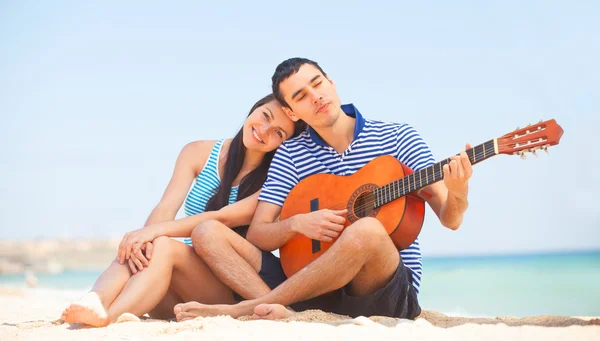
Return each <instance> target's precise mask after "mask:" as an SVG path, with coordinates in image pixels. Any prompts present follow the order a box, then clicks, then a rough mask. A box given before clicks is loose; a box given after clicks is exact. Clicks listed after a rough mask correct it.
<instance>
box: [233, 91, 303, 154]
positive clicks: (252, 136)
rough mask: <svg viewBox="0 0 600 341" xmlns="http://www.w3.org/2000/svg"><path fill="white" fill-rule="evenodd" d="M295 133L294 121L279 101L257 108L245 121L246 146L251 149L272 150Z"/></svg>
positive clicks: (244, 135) (244, 136) (244, 138)
mask: <svg viewBox="0 0 600 341" xmlns="http://www.w3.org/2000/svg"><path fill="white" fill-rule="evenodd" d="M292 134H294V122H293V121H292V120H291V119H290V118H289V117H288V116H287V115H286V114H285V113H284V112H283V110H282V109H281V105H280V104H279V102H277V101H270V102H268V103H266V104H264V105H262V106H260V107H258V108H256V109H255V110H254V111H253V112H252V113H251V114H250V116H248V118H246V121H245V122H244V131H243V141H244V146H246V148H248V149H250V150H256V151H262V152H265V153H266V152H270V151H272V150H275V149H277V147H279V146H280V145H281V143H282V142H283V141H285V140H286V139H288V138H290V137H291V136H292Z"/></svg>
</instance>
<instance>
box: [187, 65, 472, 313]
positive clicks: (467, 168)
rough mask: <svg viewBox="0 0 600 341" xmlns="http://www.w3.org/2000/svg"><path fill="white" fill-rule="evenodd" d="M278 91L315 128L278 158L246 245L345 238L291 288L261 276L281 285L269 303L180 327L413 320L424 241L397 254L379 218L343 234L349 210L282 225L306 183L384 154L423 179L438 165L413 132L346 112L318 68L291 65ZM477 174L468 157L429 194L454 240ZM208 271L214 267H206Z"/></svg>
mask: <svg viewBox="0 0 600 341" xmlns="http://www.w3.org/2000/svg"><path fill="white" fill-rule="evenodd" d="M272 81H273V93H274V94H275V96H276V98H277V99H278V100H279V101H280V103H281V104H282V105H283V106H284V111H285V112H286V114H287V115H288V116H289V117H290V118H291V119H292V120H294V121H297V120H303V121H304V122H306V123H307V124H308V126H309V128H308V129H307V130H306V131H305V132H304V133H302V134H301V135H300V136H299V137H297V138H295V139H290V140H288V141H286V142H284V143H283V144H282V146H281V147H280V148H279V149H278V151H277V153H276V155H275V157H274V158H273V161H272V163H271V167H270V169H269V175H268V178H267V181H266V182H265V184H264V186H263V189H262V191H261V194H260V197H259V204H258V207H257V210H256V213H255V215H254V218H253V221H252V224H251V227H250V229H249V231H248V235H247V239H248V241H250V242H252V243H253V244H254V245H256V246H258V247H259V248H260V249H263V250H268V251H271V250H275V249H278V248H280V247H281V246H283V245H284V244H285V243H286V242H287V241H289V240H290V239H291V238H292V237H293V236H295V235H296V234H297V233H301V234H303V235H305V236H307V237H309V238H311V239H316V240H322V241H332V240H333V239H334V238H336V237H339V238H338V239H337V241H336V242H335V243H334V244H333V245H332V246H331V247H330V248H329V249H328V250H327V251H326V252H324V253H323V254H322V255H321V256H320V257H319V258H318V259H316V260H315V261H313V262H312V263H310V264H309V265H307V266H306V267H305V268H303V269H302V270H301V271H299V272H298V273H296V274H294V275H293V276H291V277H290V278H287V279H286V278H285V275H283V272H282V270H281V267H280V265H279V264H275V265H272V266H270V268H264V267H263V268H261V267H260V266H258V268H260V269H261V270H260V271H261V272H262V275H261V276H262V277H263V279H264V275H265V274H268V276H267V277H269V278H271V279H273V278H277V279H278V281H280V282H282V283H281V284H280V285H279V286H277V287H276V288H274V289H273V290H271V291H269V290H268V289H267V290H264V283H263V284H262V285H263V292H265V294H264V295H262V296H259V297H258V298H253V299H250V300H247V301H242V302H240V303H238V304H236V305H232V306H228V305H220V306H214V305H213V306H210V305H202V304H198V303H195V302H194V303H188V304H183V305H179V306H177V307H176V308H175V313H176V315H177V317H178V319H179V320H183V319H187V318H193V317H195V316H198V315H202V316H207V315H217V314H228V315H231V316H233V317H238V316H243V315H250V314H254V315H255V317H258V318H272V319H277V318H284V317H287V316H289V315H290V314H291V313H292V312H291V311H289V310H287V309H286V308H285V307H284V306H291V307H292V308H294V309H322V310H325V311H330V312H335V313H338V314H344V315H349V316H353V317H355V316H360V315H364V316H372V315H383V316H392V317H401V318H414V317H416V316H417V315H419V313H420V311H421V309H420V307H419V303H418V298H417V294H418V290H419V285H420V281H421V254H420V249H419V242H418V240H416V241H415V242H414V243H413V244H412V245H411V246H410V247H409V248H407V249H405V250H402V251H401V252H398V250H397V249H396V247H395V246H394V244H393V243H392V241H391V239H390V238H389V235H388V234H387V232H386V230H385V229H384V227H383V225H382V224H381V223H380V222H379V221H378V220H376V219H374V218H362V219H359V220H358V221H356V222H354V223H353V224H351V225H350V226H348V227H347V228H346V229H344V231H343V233H341V232H342V228H343V224H344V222H345V214H346V213H347V212H346V211H345V210H342V211H333V210H329V209H321V210H318V211H314V212H311V213H307V214H300V215H296V216H293V217H290V218H288V219H285V220H282V221H279V220H278V217H279V214H280V212H281V206H282V205H283V202H284V200H285V198H286V196H287V195H288V193H289V192H290V191H291V189H292V188H293V187H294V186H295V185H296V184H297V183H298V182H299V181H300V180H302V179H304V178H306V177H308V176H310V175H313V174H317V173H330V174H336V175H350V174H353V173H354V172H356V171H357V170H359V169H360V168H361V167H362V166H364V165H365V164H367V163H368V162H369V161H371V160H372V159H373V158H375V157H377V156H380V155H385V154H388V155H393V156H395V157H396V158H397V159H398V160H400V161H401V162H403V163H404V164H406V165H407V166H408V167H410V168H411V169H413V170H414V171H417V170H419V169H421V168H424V167H427V166H429V165H431V164H433V163H434V159H433V156H432V154H431V152H430V150H429V148H428V147H427V145H426V144H425V142H424V141H423V140H422V139H421V137H420V136H419V135H418V133H417V132H416V130H415V129H414V128H412V127H411V126H409V125H407V124H396V123H385V122H378V121H373V120H368V119H365V118H364V117H363V116H362V115H361V114H360V112H359V111H358V110H357V108H356V107H354V105H352V104H349V105H341V102H340V98H339V96H338V94H337V92H336V85H335V83H334V82H333V81H332V80H331V79H330V78H329V77H328V76H327V74H326V73H325V72H324V71H323V70H322V69H321V67H320V66H319V65H318V64H317V63H316V62H314V61H311V60H308V59H303V58H292V59H289V60H286V61H284V62H282V63H281V64H280V65H279V66H278V67H277V69H276V71H275V74H274V75H273V77H272ZM468 148H470V146H469V145H467V149H468ZM471 172H472V169H471V164H470V162H469V159H468V157H467V155H466V153H465V152H462V153H461V154H460V156H456V157H453V158H452V161H451V162H450V164H449V165H446V166H444V181H443V182H438V183H435V184H433V185H431V186H429V187H428V188H427V191H426V192H427V193H428V194H427V197H424V199H426V201H427V203H428V204H429V206H430V207H431V208H432V209H433V211H434V212H435V213H436V215H437V216H438V217H439V219H440V222H441V223H442V225H444V226H446V227H447V228H450V229H452V230H456V229H458V227H459V226H460V224H461V222H462V219H463V214H464V212H465V211H466V209H467V206H468V202H467V193H468V180H469V178H470V177H471ZM234 248H235V247H234ZM238 253H239V252H238ZM223 256H226V251H223ZM241 256H242V257H243V258H246V257H244V256H243V255H241ZM205 261H207V263H209V266H211V265H210V263H211V262H210V261H208V260H206V259H205ZM216 262H218V259H217V258H215V259H214V260H213V262H212V263H213V265H212V266H211V269H213V271H215V269H216V268H217V271H216V272H217V273H216V275H217V277H220V278H221V276H220V275H219V273H221V275H222V276H224V275H225V272H226V271H228V270H229V271H232V272H233V271H236V269H234V267H230V268H229V269H225V268H223V267H221V268H220V269H218V268H219V266H218V265H215V263H216ZM254 268H255V270H257V269H258V268H257V267H256V266H255V267H254ZM251 282H256V280H253V281H251ZM225 284H227V283H225ZM247 284H248V285H249V286H252V285H257V286H258V284H254V283H247ZM271 287H273V286H271ZM254 297H256V296H254Z"/></svg>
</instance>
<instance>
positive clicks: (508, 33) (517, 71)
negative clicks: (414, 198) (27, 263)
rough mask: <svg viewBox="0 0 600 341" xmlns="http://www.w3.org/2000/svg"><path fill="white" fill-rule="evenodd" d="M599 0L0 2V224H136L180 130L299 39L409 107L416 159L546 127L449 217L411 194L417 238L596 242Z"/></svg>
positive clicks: (376, 115) (22, 227)
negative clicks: (532, 149) (538, 150)
mask: <svg viewBox="0 0 600 341" xmlns="http://www.w3.org/2000/svg"><path fill="white" fill-rule="evenodd" d="M599 9H600V6H599V5H598V4H597V2H594V1H573V2H569V3H567V2H559V1H528V2H526V3H523V2H520V1H454V2H447V3H442V2H431V1H425V2H419V3H415V2H405V1H388V2H379V1H369V2H356V1H344V2H342V1H339V2H335V1H333V2H324V1H319V2H311V1H302V2H280V1H277V2H271V3H268V2H241V1H240V2H238V3H230V2H219V3H217V2H212V3H210V4H206V3H205V2H197V1H179V2H177V3H170V4H168V5H167V4H165V3H159V2H147V1H146V2H142V1H131V2H126V3H124V2H116V1H104V2H96V3H83V2H75V1H72V2H68V1H55V2H52V3H40V2H34V1H19V2H17V1H13V2H7V1H3V2H0V160H1V162H2V163H1V164H2V167H1V168H0V209H1V214H0V228H1V231H0V239H28V238H42V237H109V236H120V235H122V234H123V233H125V232H127V231H129V230H132V229H137V228H139V227H141V226H142V224H143V223H144V221H145V219H146V218H147V216H148V214H149V213H150V211H151V210H152V208H153V207H154V205H155V204H156V203H157V202H158V200H159V198H160V196H161V194H162V192H163V190H164V188H165V186H166V184H167V182H168V180H169V177H170V175H171V172H172V170H173V165H174V161H175V158H176V157H177V154H178V153H179V151H180V149H181V148H182V147H183V146H184V145H185V144H186V143H188V142H190V141H194V140H199V139H218V138H222V137H228V136H232V135H233V134H234V133H235V132H236V131H237V130H238V129H239V127H240V125H241V124H242V122H243V118H244V117H245V115H246V113H247V111H248V109H249V108H250V106H251V105H252V104H253V103H254V101H255V100H257V99H258V98H260V97H262V96H263V95H265V94H266V93H268V91H269V90H270V77H271V75H272V73H273V70H274V69H275V67H276V65H277V64H278V63H279V62H281V61H282V60H284V59H287V58H289V57H295V56H302V57H308V58H311V59H314V60H316V61H317V62H319V63H320V64H321V66H322V67H323V68H324V69H325V71H326V72H328V74H329V75H330V77H331V78H332V79H333V80H334V81H335V82H336V83H337V85H338V90H339V94H340V96H341V98H342V101H343V102H344V103H349V102H352V103H354V104H355V105H356V106H357V107H358V108H359V110H361V112H362V113H363V114H364V115H365V116H367V117H369V118H373V119H379V120H386V121H395V122H409V123H411V124H412V125H414V126H415V127H416V128H417V129H418V130H419V131H420V133H421V134H422V136H423V137H424V139H425V140H426V142H427V143H428V144H429V145H430V147H431V149H432V150H433V153H434V156H435V157H436V159H442V158H445V157H448V156H450V155H452V154H454V153H457V152H459V151H460V150H461V149H462V148H463V147H464V143H465V142H471V143H473V144H478V143H481V142H484V141H487V140H488V139H490V138H493V137H498V136H501V135H503V134H505V133H508V132H510V131H512V130H513V129H515V128H516V127H517V126H521V127H522V126H524V125H526V124H527V123H530V122H531V123H534V122H537V121H539V120H541V119H544V120H545V119H550V118H555V119H556V120H557V121H558V123H559V124H561V125H562V127H563V128H564V130H565V134H564V136H563V139H562V141H561V144H560V145H558V146H556V147H553V148H552V149H551V150H550V156H546V155H545V154H542V155H541V156H540V157H539V158H534V157H530V158H528V159H527V160H524V161H523V160H520V159H519V158H518V157H508V156H504V155H501V156H497V157H495V158H492V159H490V160H488V161H486V162H484V163H482V164H479V165H477V166H475V168H474V175H473V178H472V181H471V192H470V207H469V210H468V212H467V215H466V217H465V221H464V223H463V226H462V227H461V228H460V229H459V230H458V231H456V232H453V231H449V230H445V229H444V228H443V227H441V225H440V224H439V222H438V221H437V219H436V218H435V216H434V215H433V214H432V213H431V211H429V212H428V213H427V217H426V222H425V225H424V227H423V232H422V234H421V237H420V238H421V245H422V248H423V251H424V253H425V254H426V255H433V254H472V253H488V252H491V253H499V252H500V253H505V252H511V253H512V252H534V251H542V250H565V249H569V250H570V249H585V248H600V232H599V231H600V213H599V209H598V204H597V199H596V198H597V193H599V192H600V182H599V181H598V180H597V174H598V171H597V170H598V167H599V166H600V158H599V157H598V153H597V152H596V151H595V149H594V147H595V146H596V145H597V141H596V139H595V138H596V136H598V133H597V127H598V123H600V119H599V117H600V96H599V91H598V89H599V86H598V84H600V68H599V67H598V63H597V61H598V60H600V41H599V40H600V38H598V37H600V25H599V24H598V20H597V17H598V13H599ZM180 216H181V213H180Z"/></svg>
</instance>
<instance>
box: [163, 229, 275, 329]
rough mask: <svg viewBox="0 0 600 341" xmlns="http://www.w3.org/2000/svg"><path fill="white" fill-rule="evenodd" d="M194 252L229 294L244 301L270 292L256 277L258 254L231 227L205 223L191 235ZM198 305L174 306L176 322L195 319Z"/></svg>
mask: <svg viewBox="0 0 600 341" xmlns="http://www.w3.org/2000/svg"><path fill="white" fill-rule="evenodd" d="M192 244H193V245H194V248H195V250H196V253H197V254H198V255H199V256H200V257H201V258H202V259H203V260H204V262H205V263H206V264H207V265H208V266H209V267H210V268H211V270H212V272H213V273H214V275H215V276H216V277H217V278H219V280H221V282H223V284H225V285H227V286H228V287H229V288H231V289H232V290H233V291H235V292H236V293H238V294H239V295H240V296H242V297H244V298H246V299H254V298H258V297H260V296H263V295H265V294H267V293H268V292H270V291H271V289H270V288H269V286H268V285H267V284H266V283H265V282H264V281H263V280H262V279H261V278H260V276H259V275H258V272H259V271H260V268H261V266H262V251H260V250H259V249H258V248H257V247H256V246H254V245H252V244H251V243H250V242H248V241H247V240H246V239H244V238H242V237H241V236H240V235H238V234H237V233H235V232H234V231H233V230H232V229H231V228H229V227H227V226H226V225H223V224H222V223H220V222H218V221H206V222H203V223H202V224H200V225H198V226H197V227H196V228H195V229H194V231H193V232H192ZM197 307H203V305H201V304H199V303H198V302H187V303H182V304H178V305H177V306H176V307H175V310H174V312H175V314H176V315H177V318H178V319H184V318H185V319H190V318H194V317H197V316H199V315H198V314H197V312H196V308H197Z"/></svg>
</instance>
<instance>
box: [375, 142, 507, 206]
mask: <svg viewBox="0 0 600 341" xmlns="http://www.w3.org/2000/svg"><path fill="white" fill-rule="evenodd" d="M466 153H467V156H468V157H469V160H470V161H471V164H472V165H474V164H476V163H479V162H481V161H483V160H486V159H488V158H490V157H492V156H495V155H496V149H495V148H494V140H493V139H492V140H489V141H487V142H485V143H482V144H480V145H477V146H475V147H473V148H471V149H468V150H466ZM450 161H451V159H450V158H448V159H445V160H442V161H440V162H438V163H436V164H434V165H431V166H429V167H426V168H423V169H421V170H419V171H417V172H414V173H412V174H410V175H407V176H405V177H403V178H401V179H398V180H396V181H393V182H390V183H389V184H386V185H383V186H381V187H379V188H377V189H375V190H374V191H373V193H374V194H375V208H376V207H379V206H382V205H385V204H387V203H388V202H390V201H392V200H396V199H398V198H401V197H403V196H405V195H407V194H409V193H412V192H414V191H417V190H419V189H421V188H423V187H426V186H428V185H431V184H432V183H435V182H437V181H440V180H442V179H443V178H444V169H443V167H444V165H446V164H448V163H450Z"/></svg>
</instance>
